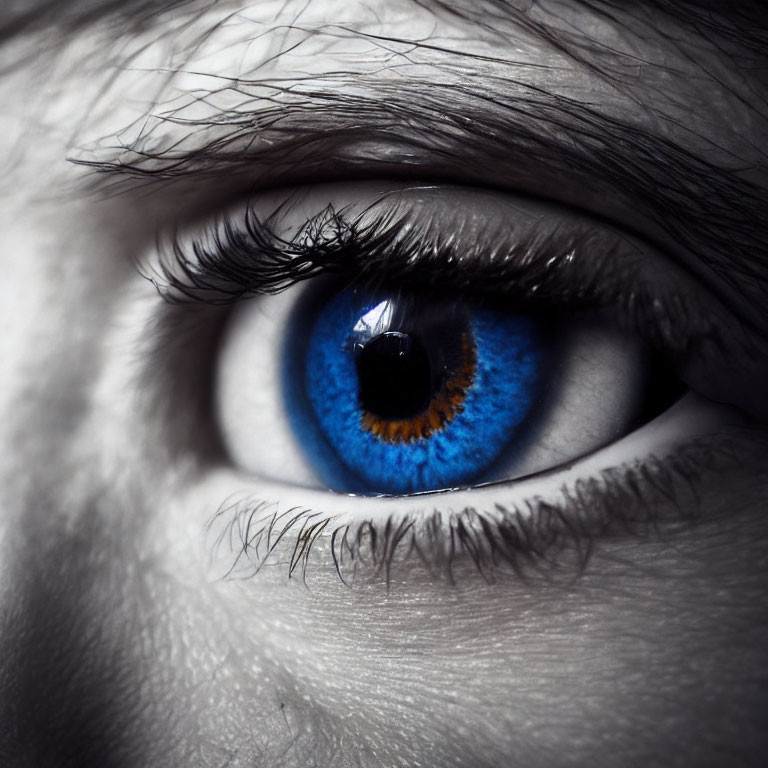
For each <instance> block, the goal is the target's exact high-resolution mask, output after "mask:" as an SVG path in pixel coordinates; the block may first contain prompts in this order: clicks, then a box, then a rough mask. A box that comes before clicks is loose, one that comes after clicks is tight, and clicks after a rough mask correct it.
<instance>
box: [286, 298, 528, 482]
mask: <svg viewBox="0 0 768 768" xmlns="http://www.w3.org/2000/svg"><path fill="white" fill-rule="evenodd" d="M377 306H384V305H383V304H382V302H381V296H379V297H372V296H371V294H370V293H366V292H363V291H356V290H351V289H349V290H345V291H342V292H340V293H338V294H337V295H335V296H334V297H333V298H331V299H330V300H329V301H328V302H327V303H325V304H324V305H323V306H322V307H321V308H320V309H319V311H317V313H316V314H315V315H314V317H313V318H312V319H311V322H310V326H311V327H309V328H307V329H302V331H303V334H305V337H304V340H303V344H302V345H301V350H300V352H299V354H294V356H293V363H292V364H290V365H289V368H288V369H287V371H286V387H285V392H286V398H287V402H288V411H289V413H290V416H291V421H292V426H293V428H294V430H296V432H297V433H298V436H299V438H300V440H301V442H302V444H303V445H304V446H305V450H306V451H307V453H308V456H309V458H310V460H311V461H312V463H313V465H314V467H315V468H316V470H317V471H318V473H319V474H320V476H321V477H322V479H323V481H324V482H325V483H326V484H327V485H328V486H329V487H331V488H334V489H336V490H341V491H348V492H356V493H413V492H418V491H427V490H434V489H438V488H447V487H455V486H458V485H463V484H466V483H469V482H472V481H477V480H482V479H484V478H486V477H487V476H488V474H489V471H490V470H491V469H492V467H493V465H494V463H495V462H497V461H498V460H499V458H500V457H501V456H502V455H505V454H506V451H507V450H508V447H509V445H510V443H511V442H512V441H514V440H515V438H516V437H519V433H520V432H521V431H522V429H523V425H524V422H525V421H526V417H527V416H529V414H530V412H531V410H532V407H533V405H534V402H535V399H536V395H537V390H538V383H539V380H540V376H541V369H542V364H543V354H542V339H541V334H540V333H539V329H538V326H537V324H536V322H535V321H534V320H533V319H531V318H530V317H524V316H519V315H513V314H508V313H503V312H497V311H494V310H491V309H485V308H472V307H466V311H465V314H466V318H467V320H466V325H467V336H468V337H469V338H470V339H471V343H472V344H473V348H474V360H473V363H474V368H473V375H472V377H471V382H470V384H469V386H468V387H467V388H466V392H465V394H464V396H463V400H462V402H461V406H460V407H459V408H458V409H457V412H456V413H455V414H454V415H453V416H452V418H451V419H450V420H449V421H448V422H447V423H445V424H444V426H442V427H441V428H440V429H437V430H435V431H434V432H433V433H431V434H429V435H428V436H426V437H419V438H418V439H412V440H409V441H394V442H393V441H387V440H384V439H382V438H381V437H380V436H377V435H376V434H374V433H372V432H371V431H370V430H369V429H366V428H365V427H364V425H363V407H362V405H361V397H360V378H359V375H358V374H359V370H358V367H357V358H356V354H357V353H356V350H357V352H359V348H360V344H357V345H356V344H355V340H356V335H355V334H356V329H359V328H360V327H361V321H364V320H365V319H366V318H370V316H371V313H372V312H374V311H375V309H376V307H377ZM454 306H455V305H454ZM446 311H447V310H446ZM438 312H439V309H438ZM380 314H381V313H380ZM381 319H382V318H381V317H379V318H378V320H379V321H381ZM399 330H402V328H400V329H399ZM295 333H299V334H300V335H301V333H302V332H300V331H298V329H297V330H296V331H295ZM443 335H445V334H443ZM438 336H439V334H438Z"/></svg>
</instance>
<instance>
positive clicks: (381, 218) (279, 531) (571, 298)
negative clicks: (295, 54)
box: [147, 206, 712, 582]
mask: <svg viewBox="0 0 768 768" xmlns="http://www.w3.org/2000/svg"><path fill="white" fill-rule="evenodd" d="M283 213H284V210H283V209H282V208H281V209H279V210H278V211H277V212H276V213H275V214H273V215H272V216H270V217H269V218H267V219H266V220H263V221H262V220H260V219H259V218H258V217H257V216H256V214H255V213H254V211H253V209H252V208H251V207H250V206H247V207H246V213H245V218H244V220H243V222H242V224H238V223H237V222H236V221H234V220H233V219H232V218H231V217H225V218H222V219H220V220H218V221H216V222H214V223H213V224H212V225H211V226H210V227H209V228H208V229H207V230H206V231H205V232H204V233H203V236H202V237H200V238H199V239H196V240H194V241H193V242H192V243H191V245H190V244H188V243H186V242H184V240H182V238H180V237H179V236H178V235H175V236H174V238H173V240H172V241H171V244H170V249H167V248H163V247H162V246H161V248H160V252H161V253H162V252H165V253H170V255H171V258H170V259H169V260H166V261H161V266H160V276H159V279H158V277H157V276H148V275H147V277H149V279H151V280H152V281H153V283H154V284H155V286H156V287H157V288H158V290H159V291H160V293H161V295H162V296H163V298H164V299H165V300H166V301H169V302H171V303H181V304H185V303H204V304H209V305H214V306H220V305H230V304H233V303H236V302H238V301H239V300H241V299H244V298H248V297H252V296H257V295H260V294H268V293H276V292H279V291H282V290H284V289H286V288H288V287H289V286H291V285H294V284H296V283H299V282H302V281H304V280H308V279H311V278H314V277H317V276H319V275H323V274H329V273H336V274H339V275H341V276H346V277H347V278H348V279H349V280H350V281H353V280H354V281H355V282H356V283H358V284H359V283H366V282H367V283H371V282H376V283H377V284H381V283H384V282H386V283H393V284H395V285H397V284H402V283H407V284H408V285H409V287H414V286H423V287H424V288H426V289H428V290H439V289H446V288H447V286H451V288H450V289H449V290H453V291H457V290H458V291H459V292H463V291H467V290H469V291H473V292H474V293H475V295H477V294H480V296H481V297H487V298H490V299H491V300H492V301H493V300H500V299H502V298H503V299H505V300H507V301H509V300H513V301H515V302H516V305H517V306H518V307H524V308H525V309H527V310H528V311H538V312H541V311H544V310H547V309H549V310H551V309H552V308H553V307H557V308H560V309H562V308H563V307H571V308H591V309H593V310H594V309H596V308H601V307H606V306H609V305H614V307H616V306H617V307H618V308H619V311H618V312H617V313H616V314H617V315H619V317H618V318H617V319H618V320H619V321H621V322H624V323H625V324H627V325H629V326H630V327H631V329H632V330H633V331H634V332H642V333H643V335H644V336H645V337H646V339H650V340H652V341H653V342H654V343H655V344H656V346H660V347H662V348H666V350H667V351H673V350H675V349H680V348H686V347H687V346H688V345H689V344H690V343H691V341H692V339H693V338H695V336H696V335H698V334H699V333H702V330H701V329H702V324H703V323H706V320H705V318H701V317H699V315H698V314H697V310H698V309H699V308H697V307H695V305H694V309H691V308H689V307H688V306H686V305H685V303H684V302H682V301H681V300H680V297H679V296H674V297H673V298H674V301H671V302H666V301H663V300H660V299H659V298H658V297H655V296H650V295H648V294H647V293H643V292H630V293H626V291H625V286H626V285H632V284H633V283H632V279H631V274H630V273H631V272H632V269H631V265H629V266H628V265H622V266H619V267H618V268H617V267H616V266H614V264H611V269H610V270H606V269H601V267H605V266H606V265H607V264H608V262H609V261H610V259H611V257H612V256H614V255H615V254H613V253H612V252H611V250H610V248H607V249H605V252H604V253H603V254H602V255H603V258H604V261H603V262H601V263H600V264H596V263H595V261H594V254H595V253H600V247H599V245H600V243H599V235H597V234H595V232H596V231H597V232H599V231H600V229H599V228H596V227H594V226H593V227H592V229H589V228H587V229H586V230H582V231H580V232H577V233H575V234H573V235H572V236H571V237H565V236H564V235H563V232H562V231H561V230H560V229H558V228H554V229H552V230H550V231H548V232H545V233H542V232H541V231H536V232H535V233H533V234H532V236H531V237H529V238H528V239H515V238H516V237H517V236H516V235H515V236H512V239H510V237H507V238H506V239H498V240H497V242H496V243H495V244H494V253H495V254H496V258H494V259H489V258H488V256H489V246H488V244H487V242H478V243H477V244H476V245H475V249H476V251H475V252H467V251H466V249H464V250H463V251H462V252H461V253H459V252H457V249H456V247H455V240H454V239H453V238H452V237H451V235H448V236H444V235H443V234H442V233H441V232H439V231H437V232H436V231H432V230H431V227H430V222H429V221H427V222H426V223H425V222H417V221H414V220H412V218H411V217H409V216H408V215H407V214H406V215H397V213H396V211H393V210H389V211H384V212H381V213H377V214H376V215H375V216H374V217H372V218H369V220H368V221H367V222H366V223H365V224H362V223H361V222H362V218H361V217H360V216H358V217H355V218H352V219H350V218H348V217H347V214H346V212H345V211H337V210H335V209H334V208H333V207H331V206H329V207H328V208H326V209H325V210H324V211H322V212H321V213H320V214H318V215H317V216H314V217H312V218H311V219H309V220H307V221H306V222H305V223H304V224H303V225H302V226H301V227H300V229H299V231H298V233H297V234H296V235H295V236H294V237H293V238H292V239H291V240H286V239H283V238H282V237H280V236H279V235H278V234H277V233H276V228H277V226H276V225H277V224H278V223H279V222H280V219H281V216H282V215H283ZM403 233H406V234H405V235H403ZM609 242H610V241H609ZM584 254H589V256H590V258H591V259H592V261H591V262H589V261H587V258H586V256H585V255H584ZM489 261H490V262H491V263H492V265H494V266H492V268H491V269H488V267H487V264H488V263H489ZM583 262H587V264H588V265H589V266H588V267H586V268H585V267H584V266H583ZM438 263H439V265H440V267H441V269H436V268H435V267H436V264H438ZM480 264H482V265H486V266H485V268H484V269H482V270H478V265H480ZM601 273H602V274H601ZM598 275H600V279H598V277H597V276H598ZM457 286H458V289H457ZM574 286H575V287H574ZM492 288H493V289H494V290H492ZM704 327H705V328H706V330H705V331H704V333H706V334H708V335H709V336H710V337H711V335H712V331H711V329H709V327H708V326H706V325H705V326H704ZM673 333H674V335H673ZM710 456H711V447H707V448H706V449H703V448H702V446H701V445H698V444H695V445H693V444H692V445H690V446H688V447H687V448H685V449H682V448H681V449H680V450H679V451H678V452H677V453H676V454H675V455H674V456H670V457H665V459H664V461H663V462H662V461H660V460H658V459H656V458H654V457H649V458H647V459H645V460H644V461H642V462H638V463H637V464H636V465H633V466H627V465H624V466H622V467H619V468H616V469H613V470H606V471H604V472H602V473H601V475H600V477H599V478H592V479H589V480H584V481H583V482H580V483H577V485H576V487H575V488H574V489H573V490H572V491H565V489H563V500H562V501H561V502H560V503H558V504H552V503H549V502H545V501H543V500H540V499H532V500H529V501H527V502H524V504H523V507H522V508H513V509H507V508H502V507H500V506H498V505H496V509H495V511H494V513H493V514H489V513H487V512H484V511H479V510H476V509H474V508H471V507H467V508H465V509H463V510H462V511H461V512H459V513H450V514H445V513H444V512H442V511H440V510H435V511H434V512H432V513H430V514H426V515H424V516H419V517H418V519H417V518H415V517H403V516H393V517H390V518H388V519H387V520H385V521H384V522H380V523H375V522H373V521H366V522H362V523H359V524H357V523H356V524H355V525H354V526H352V525H350V524H345V525H341V526H336V525H335V516H325V515H323V514H321V513H319V512H314V511H312V510H308V509H306V510H296V509H292V510H288V511H286V512H282V513H277V512H275V513H272V514H270V513H269V512H268V509H269V508H271V506H274V507H276V506H277V505H276V504H275V505H269V504H268V503H265V502H262V503H252V502H251V501H245V502H242V503H239V504H235V505H226V506H224V507H222V508H221V509H220V510H219V512H218V513H217V514H216V516H215V517H214V519H213V520H212V522H211V529H215V528H217V527H218V526H219V525H220V523H221V521H222V520H223V519H225V518H229V519H230V520H231V522H230V524H229V525H228V526H225V529H224V531H223V532H222V533H221V534H220V535H219V537H218V538H217V540H216V547H220V546H221V544H222V543H224V542H225V541H226V542H228V543H229V546H230V547H232V549H233V550H234V551H236V552H237V553H238V554H237V557H236V560H235V562H234V564H233V565H232V568H231V569H229V572H228V573H227V576H228V577H233V576H234V575H235V574H236V573H237V572H239V569H240V565H241V564H242V562H243V559H245V562H247V563H248V564H250V566H251V567H250V569H246V570H247V571H248V573H249V575H253V574H254V573H256V572H258V571H259V570H260V568H261V567H262V566H263V564H264V563H265V562H266V561H267V560H268V559H274V557H275V556H276V555H277V554H278V549H279V550H280V551H282V549H283V547H284V546H287V547H289V548H290V554H289V555H288V557H287V560H286V562H287V566H288V574H289V576H294V575H295V574H296V573H297V572H298V573H301V574H302V575H303V576H306V572H307V568H308V565H309V563H310V555H311V553H312V552H313V551H314V550H315V549H316V545H317V543H318V542H320V541H324V540H325V541H327V542H328V543H329V546H330V557H331V558H332V560H333V562H334V564H335V567H336V571H337V573H338V575H339V577H340V578H341V580H342V581H344V582H347V581H348V580H349V578H348V575H347V574H346V571H347V570H348V568H351V569H352V571H353V573H355V574H358V572H359V571H361V570H364V571H366V572H368V573H370V574H371V575H372V576H381V575H382V574H383V575H384V576H385V578H386V580H387V581H389V578H390V574H391V572H392V569H393V567H394V565H395V563H396V562H400V561H401V560H403V561H409V560H410V559H412V557H413V556H414V555H415V556H417V558H418V560H419V561H420V562H421V563H422V564H423V565H424V566H425V567H426V569H427V570H428V571H429V572H430V573H432V574H439V575H440V576H441V577H442V578H444V579H446V580H447V581H449V582H452V581H453V569H454V563H455V561H456V558H458V557H461V558H463V559H467V558H468V559H469V560H470V561H472V562H474V564H475V566H476V567H477V569H478V570H479V572H480V573H481V575H482V576H483V577H484V578H486V579H487V580H488V579H493V578H494V574H495V573H496V572H497V570H498V569H499V567H502V566H504V567H507V568H508V569H511V570H512V571H514V572H515V573H516V574H517V575H519V576H521V575H523V574H524V573H525V572H526V571H527V569H528V568H529V567H531V566H542V565H544V564H546V563H549V564H550V565H551V564H552V557H551V555H552V552H553V550H554V551H557V552H559V551H560V550H561V549H562V547H558V545H560V544H562V545H566V544H569V543H570V544H577V545H578V546H577V547H576V551H577V552H580V553H581V555H580V556H579V561H580V565H579V568H583V567H584V566H586V562H587V560H588V557H589V553H590V551H591V543H592V540H593V539H594V538H595V536H596V535H598V534H604V533H605V532H606V530H607V529H608V527H609V526H618V525H621V524H623V525H624V526H625V527H626V528H627V529H632V528H637V527H639V525H640V524H645V525H647V524H649V523H652V522H653V520H651V519H650V518H649V517H648V515H649V514H652V513H649V510H651V509H653V508H654V507H655V503H656V501H658V499H656V500H655V501H651V500H650V499H649V498H648V496H649V495H653V494H654V493H655V494H657V495H659V496H661V497H662V498H663V499H664V501H665V502H666V503H667V504H669V503H671V504H672V505H673V506H674V507H675V508H676V509H678V510H679V508H678V507H677V505H676V504H675V502H674V498H675V493H676V492H677V490H678V489H679V487H680V486H681V485H687V484H688V483H690V482H691V481H692V479H693V478H694V477H695V476H696V474H697V473H698V472H699V471H700V469H701V467H702V466H703V465H706V464H707V463H708V458H709V457H710ZM680 480H685V481H687V482H685V483H681V482H679V481H680ZM435 498H440V496H439V495H436V496H435ZM643 515H645V517H644V518H643ZM678 519H680V516H679V514H678Z"/></svg>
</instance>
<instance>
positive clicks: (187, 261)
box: [145, 204, 720, 354]
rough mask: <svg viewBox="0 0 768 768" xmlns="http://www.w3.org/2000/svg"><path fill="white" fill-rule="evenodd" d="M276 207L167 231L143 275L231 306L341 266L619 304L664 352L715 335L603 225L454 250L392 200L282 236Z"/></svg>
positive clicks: (556, 300) (487, 289) (184, 299)
mask: <svg viewBox="0 0 768 768" xmlns="http://www.w3.org/2000/svg"><path fill="white" fill-rule="evenodd" d="M286 207H287V204H286ZM284 212H285V211H284V209H283V208H282V207H281V208H279V209H278V210H277V211H276V212H275V213H274V214H273V215H272V216H270V217H269V218H267V219H266V220H261V219H259V218H258V217H257V215H256V214H255V213H254V211H253V209H252V208H251V207H250V206H248V207H246V211H245V216H244V219H243V221H242V223H238V222H236V221H234V220H233V219H232V218H231V217H225V218H222V219H220V220H217V221H215V222H214V223H213V224H212V225H211V226H209V227H208V228H207V230H206V231H205V232H204V234H203V236H202V237H201V238H199V239H196V240H194V241H193V242H192V243H191V244H189V243H186V242H184V241H183V240H182V239H181V238H180V237H179V236H178V234H175V235H174V236H173V239H172V240H171V243H170V247H169V248H168V247H165V248H164V247H163V246H162V245H161V246H160V247H159V251H160V252H161V253H166V254H169V256H168V257H167V258H166V259H164V260H163V259H162V258H161V262H160V265H159V276H154V275H145V276H146V277H148V279H150V280H151V281H152V282H153V283H154V284H155V286H156V287H157V289H158V291H159V292H160V294H161V295H162V296H163V298H164V299H165V300H166V301H169V302H172V303H188V302H189V303H193V302H194V303H197V302H202V303H205V304H211V305H229V304H233V303H235V302H237V301H239V300H241V299H243V298H248V297H251V296H257V295H260V294H268V293H276V292H279V291H282V290H284V289H286V288H288V287H290V286H292V285H295V284H296V283H299V282H302V281H304V280H308V279H310V278H313V277H317V276H319V275H321V274H339V275H345V276H347V278H348V279H349V280H350V282H353V281H354V282H358V283H366V282H367V283H375V284H377V285H380V284H381V283H384V282H387V283H392V284H395V285H397V284H407V285H409V286H411V287H422V288H427V289H431V290H447V291H452V292H454V293H461V292H463V291H472V292H473V294H474V295H475V296H476V297H477V298H485V299H490V300H496V301H500V300H506V301H510V300H514V302H515V304H516V306H517V307H518V308H520V309H525V310H528V311H537V310H538V311H541V310H542V309H552V308H553V306H556V307H558V308H575V309H581V308H590V309H596V308H599V307H606V306H617V307H619V311H618V312H617V315H618V316H617V317H616V320H617V321H618V322H621V323H625V324H627V325H629V326H631V328H632V329H633V330H635V331H636V332H639V333H641V334H642V335H643V336H644V337H645V338H646V340H647V341H649V342H650V343H651V344H652V345H654V346H656V347H658V348H660V349H663V350H665V351H666V352H668V353H672V354H686V353H688V352H689V351H690V348H691V346H692V345H694V344H695V343H696V342H697V341H698V340H701V339H706V341H707V342H708V343H715V344H717V343H719V342H718V340H719V337H720V329H719V326H718V325H717V324H716V323H715V322H714V321H713V318H712V313H711V312H708V311H706V310H704V309H703V308H702V306H701V302H691V301H688V300H687V299H686V298H685V297H684V296H681V295H680V294H679V293H675V294H671V295H669V296H666V295H658V296H657V295H650V294H649V293H648V291H647V290H643V289H642V288H638V281H637V280H636V279H633V276H634V275H635V273H636V268H635V269H633V266H632V265H627V264H624V263H623V260H622V259H621V258H620V257H619V256H617V255H616V254H615V253H614V252H613V249H614V248H615V247H616V242H617V240H616V235H615V233H611V234H610V235H609V234H607V233H608V232H609V231H610V230H609V229H608V227H605V226H604V227H599V226H596V225H594V224H593V225H592V226H591V227H590V226H586V227H584V228H582V229H580V230H579V231H577V232H574V233H566V232H563V231H562V230H561V229H559V228H557V227H549V228H545V227H537V228H536V230H535V232H528V233H526V236H525V237H522V238H521V236H520V233H519V232H516V231H512V229H511V228H510V230H509V231H504V232H499V233H498V236H497V238H496V242H495V243H494V247H493V251H489V250H488V247H487V241H485V242H483V243H479V242H478V243H476V244H475V245H474V249H472V248H470V249H467V248H466V247H465V246H464V245H462V247H461V249H457V247H456V234H455V233H450V234H448V235H445V234H444V233H442V232H441V231H440V230H439V229H438V228H434V227H430V226H429V222H423V221H415V220H414V219H413V217H411V216H410V215H409V213H408V212H404V213H403V212H398V211H397V210H394V209H389V210H383V211H381V212H377V213H376V215H374V216H373V217H368V219H366V220H365V221H364V220H363V217H362V215H357V216H354V217H349V216H348V215H347V213H346V212H345V211H344V210H341V211H338V210H336V209H334V208H333V207H332V206H328V207H327V208H325V209H324V210H323V211H322V212H320V213H319V214H317V215H316V216H314V217H312V218H310V219H308V220H307V221H306V222H305V223H304V224H303V226H302V227H301V228H300V229H299V231H298V233H297V234H296V235H295V236H294V237H293V238H292V239H290V240H288V239H285V238H283V237H281V236H280V235H279V234H277V232H276V225H277V223H278V222H279V221H280V218H281V216H282V215H283V214H284ZM586 254H589V264H588V265H587V263H586V262H587V258H586V256H585V255H586Z"/></svg>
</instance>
